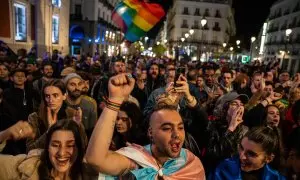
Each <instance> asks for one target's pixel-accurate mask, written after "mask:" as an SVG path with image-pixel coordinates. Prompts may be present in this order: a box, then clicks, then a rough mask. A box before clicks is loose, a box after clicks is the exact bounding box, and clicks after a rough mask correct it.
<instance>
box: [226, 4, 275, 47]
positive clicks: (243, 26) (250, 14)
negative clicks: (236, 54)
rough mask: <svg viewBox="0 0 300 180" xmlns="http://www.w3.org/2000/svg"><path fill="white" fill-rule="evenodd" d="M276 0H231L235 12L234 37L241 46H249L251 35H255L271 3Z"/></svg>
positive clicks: (233, 40)
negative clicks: (239, 41) (238, 40)
mask: <svg viewBox="0 0 300 180" xmlns="http://www.w3.org/2000/svg"><path fill="white" fill-rule="evenodd" d="M276 1H277V0H233V8H234V12H235V23H236V38H232V40H231V41H232V42H235V40H236V39H240V40H241V42H242V43H241V45H242V47H243V48H249V44H250V38H251V36H257V35H258V33H259V32H260V29H261V28H262V26H263V23H264V21H265V20H266V18H267V17H268V15H269V12H270V8H271V5H272V4H273V3H274V2H276Z"/></svg>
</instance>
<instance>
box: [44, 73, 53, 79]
mask: <svg viewBox="0 0 300 180" xmlns="http://www.w3.org/2000/svg"><path fill="white" fill-rule="evenodd" d="M52 75H53V73H46V74H45V77H46V78H52Z"/></svg>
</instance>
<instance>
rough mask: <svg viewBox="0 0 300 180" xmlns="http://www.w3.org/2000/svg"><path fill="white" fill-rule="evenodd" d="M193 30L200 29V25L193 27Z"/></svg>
mask: <svg viewBox="0 0 300 180" xmlns="http://www.w3.org/2000/svg"><path fill="white" fill-rule="evenodd" d="M192 29H200V27H199V25H194V26H192Z"/></svg>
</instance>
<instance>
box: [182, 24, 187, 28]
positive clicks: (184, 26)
mask: <svg viewBox="0 0 300 180" xmlns="http://www.w3.org/2000/svg"><path fill="white" fill-rule="evenodd" d="M181 28H189V25H188V24H182V25H181Z"/></svg>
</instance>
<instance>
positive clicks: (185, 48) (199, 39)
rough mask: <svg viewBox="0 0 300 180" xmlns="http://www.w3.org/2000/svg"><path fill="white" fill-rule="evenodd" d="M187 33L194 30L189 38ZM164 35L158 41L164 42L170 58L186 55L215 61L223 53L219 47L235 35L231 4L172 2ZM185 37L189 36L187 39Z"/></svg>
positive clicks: (220, 1) (203, 0) (225, 0)
mask: <svg viewBox="0 0 300 180" xmlns="http://www.w3.org/2000/svg"><path fill="white" fill-rule="evenodd" d="M203 19H205V20H206V23H205V25H204V26H202V25H203V24H201V21H202V20H203ZM190 30H193V33H192V34H191V33H190ZM164 31H165V32H164V33H162V34H163V35H162V36H161V37H165V38H167V39H166V40H167V42H168V45H169V53H170V54H172V55H173V56H174V54H177V55H178V54H181V53H182V52H187V54H189V55H191V56H192V57H193V58H194V59H197V60H198V59H200V58H201V60H203V59H206V60H207V59H208V58H216V57H214V56H220V54H221V53H222V52H223V46H222V44H223V43H227V42H228V41H229V38H230V36H234V35H235V32H236V28H235V22H234V15H233V10H232V2H231V1H230V0H175V2H174V6H173V8H172V9H171V10H170V12H169V14H168V16H167V25H166V28H165V30H164ZM187 33H190V35H189V36H188V37H186V35H185V34H187ZM182 38H184V39H182ZM162 41H164V40H162ZM175 56H176V55H175Z"/></svg>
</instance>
